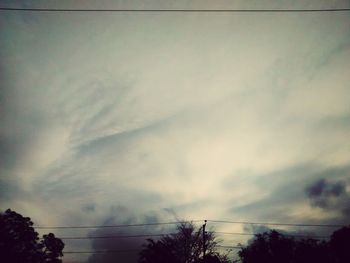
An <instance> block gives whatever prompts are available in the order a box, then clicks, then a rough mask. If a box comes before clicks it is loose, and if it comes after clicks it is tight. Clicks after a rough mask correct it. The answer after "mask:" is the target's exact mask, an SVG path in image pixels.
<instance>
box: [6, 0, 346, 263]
mask: <svg viewBox="0 0 350 263" xmlns="http://www.w3.org/2000/svg"><path fill="white" fill-rule="evenodd" d="M0 3H1V6H2V7H24V8H29V7H38V8H40V7H47V8H104V9H109V8H114V9H118V8H124V9H159V8H164V9H171V8H173V9H176V8H178V9H235V8H237V9H254V8H258V9H259V8H270V9H273V8H276V9H278V8H281V9H288V8H295V9H307V8H316V9H317V8H320V9H321V8H349V7H350V2H349V1H341V0H339V1H321V0H318V1H301V0H298V1H278V2H277V1H253V0H252V1H215V2H214V1H190V2H189V1H176V2H175V1H142V2H141V1H105V0H104V1H100V2H99V4H98V5H97V4H96V3H93V1H26V2H25V3H23V1H22V2H21V1H4V0H2V1H0ZM0 12H1V16H0V67H1V69H0V74H1V75H0V81H1V87H0V94H1V95H0V102H1V104H0V105H1V106H0V114H1V115H0V120H1V127H0V209H1V210H2V211H3V210H6V209H7V208H11V209H13V210H15V211H17V212H19V213H21V214H23V215H25V216H29V217H31V218H32V220H33V221H34V223H35V224H36V225H38V226H71V225H104V224H120V223H128V222H129V223H143V222H167V221H174V220H204V219H212V220H214V219H215V220H231V221H252V222H282V223H311V224H346V223H349V219H350V206H349V204H350V103H349V102H350V87H349V83H350V74H349V73H350V72H349V68H350V65H349V64H350V62H349V61H350V12H322V13H219V12H217V13H185V12H182V13H181V12H176V13H165V12H157V13H153V12H144V13H142V12H124V13H112V12H110V13H109V12H108V13H98V12H88V13H84V12H79V13H76V12H72V13H63V12H57V13H48V12H40V13H39V12H20V11H0ZM212 227H216V228H217V229H225V230H235V231H236V230H238V231H239V230H242V231H254V229H252V228H254V227H250V228H249V226H248V227H246V226H242V225H225V226H223V225H214V224H212ZM163 230H164V229H163V228H161V227H158V228H157V230H156V231H163ZM304 230H305V231H319V230H318V229H311V230H310V229H308V230H306V229H304ZM94 231H99V230H94ZM101 231H102V230H101ZM128 231H134V232H132V233H141V232H142V231H143V232H145V231H150V232H152V231H155V230H152V229H143V230H142V231H141V230H137V231H139V232H137V231H136V230H128ZM135 231H136V232H135ZM140 231H141V232H140ZM291 231H292V230H291ZM293 231H297V230H295V229H294V230H293ZM93 233H95V232H91V233H87V234H89V235H90V234H93ZM98 233H99V234H101V233H102V234H103V233H104V232H103V231H102V232H101V233H100V232H98ZM118 233H119V232H118ZM58 234H60V233H58ZM63 234H64V233H63ZM80 234H81V233H80ZM85 234H86V233H85ZM224 238H225V237H224ZM71 242H72V243H68V242H67V244H66V247H67V249H68V248H73V249H74V248H76V249H85V250H86V249H89V247H90V248H92V249H96V248H98V249H103V248H108V247H106V246H107V245H105V244H103V242H102V243H101V242H100V243H98V242H95V243H78V242H75V243H74V242H73V241H71ZM97 243H98V244H97ZM124 244H125V242H124ZM130 246H131V245H130ZM71 258H73V255H71ZM85 259H86V260H89V257H88V256H87V257H86V258H85ZM85 259H84V260H85ZM91 260H92V259H91V258H90V261H91ZM65 262H70V258H68V257H67V260H66V261H65ZM91 262H92V261H91ZM93 262H96V261H93ZM130 262H131V261H130Z"/></svg>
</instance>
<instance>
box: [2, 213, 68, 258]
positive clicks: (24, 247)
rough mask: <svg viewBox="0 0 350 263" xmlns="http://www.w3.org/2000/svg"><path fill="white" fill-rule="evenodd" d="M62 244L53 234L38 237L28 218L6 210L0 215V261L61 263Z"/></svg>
mask: <svg viewBox="0 0 350 263" xmlns="http://www.w3.org/2000/svg"><path fill="white" fill-rule="evenodd" d="M63 248H64V243H63V242H62V240H61V239H59V238H56V237H55V235H54V234H52V233H50V234H48V235H43V238H42V239H41V240H40V238H39V235H38V233H37V232H35V230H34V228H33V222H32V221H31V219H30V218H29V217H23V216H22V215H20V214H18V213H16V212H14V211H11V210H10V209H8V210H6V211H5V212H4V213H0V261H2V262H7V263H61V262H62V260H61V257H62V256H63V253H62V250H63Z"/></svg>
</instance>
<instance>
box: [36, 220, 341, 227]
mask: <svg viewBox="0 0 350 263" xmlns="http://www.w3.org/2000/svg"><path fill="white" fill-rule="evenodd" d="M189 222H192V223H198V222H204V220H190V221H174V222H159V223H141V224H120V225H95V226H34V227H35V228H37V229H75V228H77V229H80V228H81V229H83V228H121V227H139V226H157V225H176V224H185V223H189ZM207 222H211V223H226V224H246V225H271V226H301V227H344V226H345V225H338V224H302V223H272V222H250V221H227V220H207Z"/></svg>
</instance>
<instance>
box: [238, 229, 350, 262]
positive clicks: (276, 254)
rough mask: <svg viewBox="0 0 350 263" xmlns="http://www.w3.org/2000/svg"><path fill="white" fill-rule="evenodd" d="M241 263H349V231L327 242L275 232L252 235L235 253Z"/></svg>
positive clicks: (340, 231)
mask: <svg viewBox="0 0 350 263" xmlns="http://www.w3.org/2000/svg"><path fill="white" fill-rule="evenodd" d="M238 255H239V257H240V258H241V261H242V262H243V263H258V262H259V263H277V262H286V263H308V262H317V263H345V262H350V227H343V228H341V229H339V230H337V231H335V232H334V233H333V234H332V236H331V239H330V241H329V242H327V241H321V240H315V239H312V238H309V239H301V240H296V239H294V238H292V237H286V236H284V235H282V234H280V233H278V232H277V231H275V230H272V231H270V232H268V233H267V232H265V233H263V234H257V235H255V238H254V240H253V242H252V243H251V244H249V245H248V246H247V247H242V248H241V249H240V251H239V252H238Z"/></svg>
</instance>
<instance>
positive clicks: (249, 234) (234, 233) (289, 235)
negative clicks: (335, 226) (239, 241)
mask: <svg viewBox="0 0 350 263" xmlns="http://www.w3.org/2000/svg"><path fill="white" fill-rule="evenodd" d="M213 233H217V234H224V235H241V236H255V235H258V234H262V233H255V234H253V233H240V232H220V231H214V232H213ZM281 234H282V235H283V236H287V237H301V238H314V239H316V238H329V237H330V236H314V235H293V234H284V233H281Z"/></svg>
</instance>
